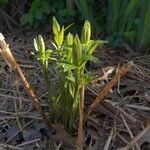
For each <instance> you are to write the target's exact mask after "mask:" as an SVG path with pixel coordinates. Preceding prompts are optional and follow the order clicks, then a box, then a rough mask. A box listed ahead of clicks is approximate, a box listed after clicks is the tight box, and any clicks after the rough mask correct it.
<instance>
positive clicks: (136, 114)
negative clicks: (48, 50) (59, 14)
mask: <svg viewBox="0 0 150 150" xmlns="http://www.w3.org/2000/svg"><path fill="white" fill-rule="evenodd" d="M37 34H38V33H34V34H33V33H31V32H26V33H22V32H20V31H18V32H16V33H15V34H7V35H5V36H6V42H7V43H8V44H9V45H10V49H11V51H12V53H13V55H14V57H15V58H16V60H17V62H18V64H19V66H20V67H21V69H22V71H23V73H24V74H25V76H26V78H27V79H28V81H29V82H30V84H31V85H32V87H33V89H34V90H35V91H36V94H37V96H38V97H39V99H40V101H41V106H42V108H43V110H44V112H45V114H46V115H48V113H47V110H48V104H47V101H46V100H47V89H46V86H45V83H44V80H43V79H42V75H41V72H40V67H39V64H38V63H37V62H36V61H35V59H34V58H33V56H32V54H31V52H33V51H34V47H33V38H34V37H35V35H37ZM44 39H45V40H46V43H47V45H48V43H49V37H48V36H47V34H45V38H44ZM94 55H95V56H96V57H97V58H98V59H99V61H98V62H97V63H95V64H94V63H91V62H89V63H88V65H87V69H88V70H89V71H91V73H92V74H93V77H94V80H93V81H92V82H91V84H90V85H88V86H87V87H86V94H85V95H86V97H85V108H87V109H88V108H89V107H90V106H91V104H92V103H93V102H94V101H95V99H96V97H97V96H98V95H99V94H100V93H101V91H102V90H103V88H104V87H105V86H106V85H107V84H108V83H109V82H110V81H111V79H112V78H113V76H115V75H116V74H117V71H118V70H119V69H120V67H121V66H123V65H124V64H126V63H127V62H129V61H133V66H132V68H131V69H130V71H129V72H127V73H126V74H124V75H123V77H122V78H121V79H120V80H118V81H117V84H115V85H114V86H113V87H112V88H111V89H110V90H109V93H107V95H105V98H104V99H103V101H102V102H101V103H100V104H98V105H97V107H96V108H95V109H94V110H93V111H92V112H91V114H90V116H89V117H88V118H87V121H86V123H85V124H84V129H83V130H84V147H85V149H87V150H101V149H111V150H113V149H121V148H122V149H129V145H130V144H131V148H132V149H142V150H146V149H147V150H148V149H150V55H142V54H140V53H137V52H135V51H134V50H132V49H131V48H130V47H129V45H127V44H125V45H124V48H120V49H112V48H110V46H107V45H105V46H101V47H98V49H97V50H96V51H95V53H94ZM51 71H52V69H51ZM56 126H58V128H57V129H58V130H56V131H53V130H51V129H48V128H47V126H46V125H45V124H44V123H43V122H42V118H41V116H40V115H39V113H38V112H37V111H36V109H35V108H34V106H33V105H32V103H31V99H30V97H29V95H28V94H27V93H26V91H25V89H24V87H23V85H22V83H21V81H20V80H19V78H18V76H17V75H16V74H15V73H14V71H13V70H11V68H9V66H8V65H7V63H6V62H5V61H4V59H3V58H2V56H1V57H0V149H2V150H6V149H19V150H20V149H28V150H30V149H31V150H32V149H38V150H42V149H44V150H45V149H46V150H47V149H48V150H49V149H52V150H53V149H68V150H69V149H75V140H76V133H75V134H74V135H69V134H68V133H67V132H66V131H65V130H64V129H63V127H62V126H61V125H56ZM132 139H133V140H132Z"/></svg>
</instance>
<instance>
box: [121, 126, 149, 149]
mask: <svg viewBox="0 0 150 150" xmlns="http://www.w3.org/2000/svg"><path fill="white" fill-rule="evenodd" d="M149 130H150V124H149V125H148V126H147V127H146V128H145V129H144V130H143V131H142V132H140V133H139V134H138V135H137V136H136V137H135V138H134V139H132V141H131V142H130V143H129V144H128V145H127V146H125V147H124V148H122V149H121V150H128V149H130V147H131V146H133V144H135V143H136V142H137V141H138V140H139V139H140V138H141V137H142V136H144V134H146V133H147V132H149Z"/></svg>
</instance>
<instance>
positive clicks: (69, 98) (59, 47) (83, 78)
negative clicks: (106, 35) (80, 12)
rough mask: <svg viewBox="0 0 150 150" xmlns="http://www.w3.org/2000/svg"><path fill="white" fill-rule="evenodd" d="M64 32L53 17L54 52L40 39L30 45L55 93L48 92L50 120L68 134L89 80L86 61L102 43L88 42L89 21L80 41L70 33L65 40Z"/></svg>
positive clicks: (89, 32) (93, 58) (84, 27)
mask: <svg viewBox="0 0 150 150" xmlns="http://www.w3.org/2000/svg"><path fill="white" fill-rule="evenodd" d="M65 31H66V29H65V28H64V26H62V27H61V26H60V25H59V23H58V22H57V20H56V18H53V34H54V42H52V45H53V46H54V49H53V50H45V44H44V41H43V38H42V37H41V36H39V37H38V38H35V39H34V43H35V44H34V45H35V49H36V50H37V53H36V57H37V60H38V61H39V63H40V64H41V69H42V72H43V75H44V78H45V81H46V82H47V83H48V89H50V90H53V91H55V92H51V91H49V93H50V94H49V97H48V98H49V104H50V117H51V119H52V120H53V121H54V122H57V123H62V124H63V125H64V127H65V129H67V130H68V131H72V130H73V125H74V124H75V123H76V122H77V120H78V119H79V108H80V106H81V103H82V105H83V103H84V87H85V86H86V85H87V84H88V83H89V82H90V80H91V76H90V74H89V73H88V72H87V71H86V69H85V65H86V63H87V61H95V60H96V58H95V57H94V56H92V54H93V52H94V50H95V49H96V47H97V46H98V45H99V44H102V43H104V41H101V40H91V25H90V22H89V21H85V24H84V26H83V29H82V34H81V38H79V36H78V35H77V34H76V35H75V36H74V35H73V34H71V33H68V34H67V36H66V37H65ZM52 56H55V58H53V57H52ZM48 61H53V64H54V65H55V69H56V74H57V76H58V81H57V82H55V83H52V82H51V79H50V72H49V71H48V67H49V66H48ZM49 82H50V83H49ZM82 109H83V108H82Z"/></svg>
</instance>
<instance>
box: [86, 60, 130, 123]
mask: <svg viewBox="0 0 150 150" xmlns="http://www.w3.org/2000/svg"><path fill="white" fill-rule="evenodd" d="M132 66H133V61H130V62H128V63H127V64H125V65H123V66H122V67H121V68H120V69H119V70H118V72H117V73H116V74H115V75H114V76H113V78H112V79H111V81H110V82H108V83H107V84H106V86H105V87H104V88H103V89H102V91H101V92H100V94H99V95H98V96H97V97H96V99H95V101H94V102H93V103H92V105H91V106H90V108H89V111H88V114H87V115H86V116H85V119H84V121H86V119H87V118H88V116H89V115H90V114H91V112H92V111H93V110H94V109H95V108H96V107H97V105H98V104H99V103H101V102H102V101H103V100H104V97H105V96H106V95H107V93H108V92H109V91H110V89H111V88H112V87H113V86H114V85H115V84H116V83H117V82H118V81H119V80H120V78H121V77H122V76H124V75H125V74H126V73H127V72H128V71H129V70H130V69H131V67H132Z"/></svg>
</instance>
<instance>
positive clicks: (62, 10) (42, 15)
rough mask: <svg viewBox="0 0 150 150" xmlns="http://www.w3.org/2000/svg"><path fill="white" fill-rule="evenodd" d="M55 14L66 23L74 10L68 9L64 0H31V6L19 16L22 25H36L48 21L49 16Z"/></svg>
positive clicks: (73, 13)
mask: <svg viewBox="0 0 150 150" xmlns="http://www.w3.org/2000/svg"><path fill="white" fill-rule="evenodd" d="M53 15H55V16H56V17H58V18H59V19H60V21H61V22H63V23H66V22H67V21H68V20H69V19H70V18H71V17H73V16H74V15H75V12H74V10H68V9H67V8H66V6H65V0H57V1H50V0H44V1H41V0H33V1H32V3H31V8H30V9H29V11H28V12H27V13H26V14H24V15H23V16H22V18H21V20H20V21H21V24H22V25H28V26H34V27H38V26H39V25H40V24H42V23H47V22H49V19H50V17H51V16H53Z"/></svg>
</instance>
